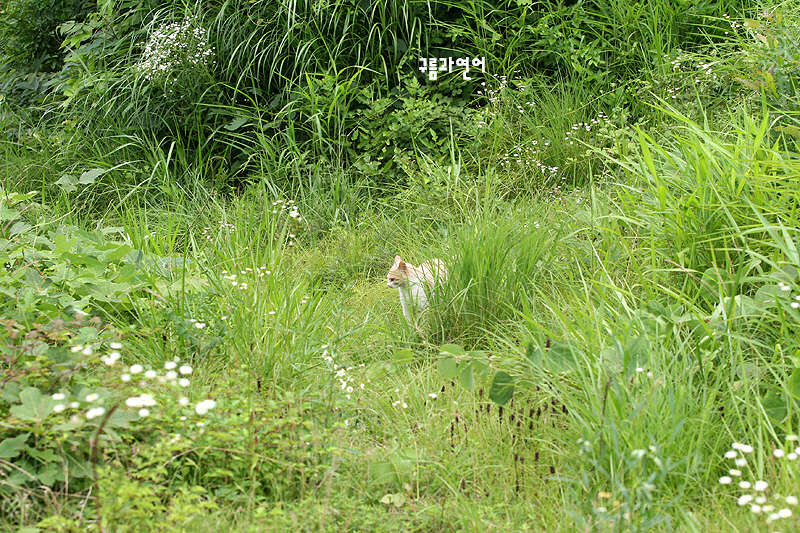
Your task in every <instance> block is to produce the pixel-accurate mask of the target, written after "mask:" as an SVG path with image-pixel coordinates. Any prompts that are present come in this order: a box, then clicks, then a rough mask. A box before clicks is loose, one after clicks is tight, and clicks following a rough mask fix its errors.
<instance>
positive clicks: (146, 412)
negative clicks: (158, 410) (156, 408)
mask: <svg viewBox="0 0 800 533" xmlns="http://www.w3.org/2000/svg"><path fill="white" fill-rule="evenodd" d="M149 415H150V409H147V408H145V407H142V408H141V409H139V417H140V418H144V417H146V416H149Z"/></svg>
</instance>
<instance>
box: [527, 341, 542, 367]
mask: <svg viewBox="0 0 800 533" xmlns="http://www.w3.org/2000/svg"><path fill="white" fill-rule="evenodd" d="M525 359H527V360H528V363H530V365H531V366H533V367H540V366H541V365H542V361H544V352H543V351H542V349H541V348H539V347H538V346H536V345H535V344H533V341H529V342H528V348H527V349H526V350H525Z"/></svg>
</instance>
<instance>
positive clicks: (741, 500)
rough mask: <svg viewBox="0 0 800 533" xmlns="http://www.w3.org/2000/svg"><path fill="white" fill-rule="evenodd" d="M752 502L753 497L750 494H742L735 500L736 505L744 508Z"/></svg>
mask: <svg viewBox="0 0 800 533" xmlns="http://www.w3.org/2000/svg"><path fill="white" fill-rule="evenodd" d="M752 501H753V496H752V495H751V494H743V495H742V496H739V499H738V500H736V503H738V504H739V505H740V506H742V507H744V506H745V505H747V504H748V503H750V502H752Z"/></svg>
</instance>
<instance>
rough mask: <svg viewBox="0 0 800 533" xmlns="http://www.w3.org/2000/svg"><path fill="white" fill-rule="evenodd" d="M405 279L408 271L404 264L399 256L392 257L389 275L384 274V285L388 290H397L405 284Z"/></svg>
mask: <svg viewBox="0 0 800 533" xmlns="http://www.w3.org/2000/svg"><path fill="white" fill-rule="evenodd" d="M407 278H408V269H407V268H406V264H405V262H404V261H403V260H402V259H400V256H399V255H396V256H394V264H393V265H392V268H390V269H389V273H388V274H386V280H387V281H386V284H387V285H388V286H389V288H390V289H399V288H400V287H402V286H403V284H405V282H406V279H407Z"/></svg>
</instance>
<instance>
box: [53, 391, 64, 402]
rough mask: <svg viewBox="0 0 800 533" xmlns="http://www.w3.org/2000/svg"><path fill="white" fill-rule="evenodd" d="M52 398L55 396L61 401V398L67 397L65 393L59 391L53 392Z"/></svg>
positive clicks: (56, 399) (55, 398)
mask: <svg viewBox="0 0 800 533" xmlns="http://www.w3.org/2000/svg"><path fill="white" fill-rule="evenodd" d="M52 398H53V399H54V400H55V401H60V400H63V399H65V398H66V396H64V395H63V394H61V393H60V392H57V393H55V394H53V396H52Z"/></svg>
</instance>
